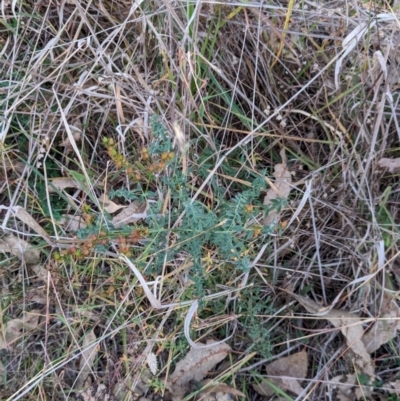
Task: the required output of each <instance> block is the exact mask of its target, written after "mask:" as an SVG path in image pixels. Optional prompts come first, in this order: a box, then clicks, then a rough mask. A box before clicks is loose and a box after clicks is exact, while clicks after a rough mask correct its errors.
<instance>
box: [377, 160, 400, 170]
mask: <svg viewBox="0 0 400 401" xmlns="http://www.w3.org/2000/svg"><path fill="white" fill-rule="evenodd" d="M378 166H379V167H382V168H387V169H388V170H389V171H390V172H391V173H398V172H400V157H398V158H397V159H387V158H382V159H381V160H379V161H378Z"/></svg>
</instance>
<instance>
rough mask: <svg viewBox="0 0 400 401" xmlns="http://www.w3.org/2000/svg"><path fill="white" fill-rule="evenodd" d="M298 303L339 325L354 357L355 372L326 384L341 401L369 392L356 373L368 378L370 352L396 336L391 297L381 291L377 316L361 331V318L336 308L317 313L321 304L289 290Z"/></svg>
mask: <svg viewBox="0 0 400 401" xmlns="http://www.w3.org/2000/svg"><path fill="white" fill-rule="evenodd" d="M292 296H293V297H295V298H296V299H297V300H298V301H299V302H300V304H301V305H302V306H303V307H304V308H305V309H306V310H307V311H308V312H310V313H312V314H319V315H320V316H321V317H322V318H323V319H326V320H328V321H329V322H330V323H331V324H332V325H333V326H334V327H336V328H339V329H340V331H341V332H342V334H343V335H344V337H345V339H346V344H347V346H348V347H349V349H351V350H352V352H353V354H354V358H352V360H351V361H350V364H353V366H354V367H355V369H356V372H355V373H356V374H344V375H339V376H336V377H334V378H332V379H330V384H331V385H334V387H335V388H336V389H337V391H338V394H337V397H338V399H339V400H341V401H348V400H353V399H359V398H362V397H368V396H370V395H371V393H372V388H371V387H370V386H365V385H364V386H363V385H361V384H360V383H359V379H358V375H359V374H366V375H367V376H368V377H369V380H370V382H371V381H372V380H373V378H374V377H375V366H374V364H373V361H372V359H371V355H370V354H371V353H373V352H375V351H377V350H378V349H379V348H380V347H381V346H382V345H384V344H386V343H388V342H389V341H391V340H392V339H393V338H395V337H396V335H397V332H398V331H400V319H399V318H400V308H399V307H398V306H397V304H396V302H395V301H394V299H393V297H391V296H389V295H388V294H387V293H385V292H384V293H383V296H382V301H383V302H382V307H381V313H380V316H379V318H377V319H376V320H375V321H374V319H368V320H369V321H374V323H373V324H372V327H371V328H370V329H369V330H368V331H365V330H364V328H363V326H362V324H363V323H366V320H365V319H362V318H361V317H359V316H357V315H356V314H355V313H350V312H346V311H340V310H337V309H328V310H327V309H326V308H323V309H324V310H325V312H322V313H320V312H319V311H321V306H320V305H318V304H317V303H316V302H314V301H312V300H310V299H308V298H304V297H302V296H299V295H296V294H293V293H292Z"/></svg>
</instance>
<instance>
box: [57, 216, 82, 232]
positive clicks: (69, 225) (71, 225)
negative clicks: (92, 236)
mask: <svg viewBox="0 0 400 401" xmlns="http://www.w3.org/2000/svg"><path fill="white" fill-rule="evenodd" d="M59 224H60V225H61V226H63V227H64V228H65V229H66V230H68V231H78V230H80V229H83V228H86V227H87V223H86V221H85V220H84V219H83V217H82V216H77V215H73V214H64V215H63V217H62V218H61V219H60V220H59Z"/></svg>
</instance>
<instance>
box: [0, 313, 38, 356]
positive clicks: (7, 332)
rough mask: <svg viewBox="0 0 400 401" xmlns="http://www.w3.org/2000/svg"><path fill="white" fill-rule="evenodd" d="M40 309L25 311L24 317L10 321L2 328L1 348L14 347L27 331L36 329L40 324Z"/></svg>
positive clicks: (0, 333) (0, 335)
mask: <svg viewBox="0 0 400 401" xmlns="http://www.w3.org/2000/svg"><path fill="white" fill-rule="evenodd" d="M39 318H40V310H39V309H34V310H32V311H30V312H24V314H23V315H22V317H20V318H18V319H12V320H10V321H8V322H7V323H6V324H5V325H4V327H1V328H0V350H1V349H4V348H5V349H7V350H10V349H12V347H13V345H14V343H15V341H17V340H18V339H19V338H20V337H21V336H23V334H24V333H25V332H27V331H30V330H33V329H35V328H36V327H37V326H38V325H39Z"/></svg>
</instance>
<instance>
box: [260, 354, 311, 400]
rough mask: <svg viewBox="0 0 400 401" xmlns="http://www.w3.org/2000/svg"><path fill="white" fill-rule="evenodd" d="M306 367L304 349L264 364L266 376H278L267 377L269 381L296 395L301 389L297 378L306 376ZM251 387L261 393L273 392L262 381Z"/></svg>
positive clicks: (306, 359)
mask: <svg viewBox="0 0 400 401" xmlns="http://www.w3.org/2000/svg"><path fill="white" fill-rule="evenodd" d="M307 369H308V355H307V351H305V350H303V351H301V352H297V353H296V354H292V355H289V356H286V357H283V358H279V359H277V360H276V361H274V362H272V363H270V364H268V365H267V366H266V371H267V375H268V376H280V377H279V378H277V377H271V378H269V377H268V380H269V381H271V382H272V383H273V384H274V385H275V386H276V387H278V388H280V389H281V390H283V391H291V392H292V393H294V394H296V395H299V394H301V392H302V391H303V387H302V386H301V385H300V383H299V380H300V381H301V380H303V379H305V378H306V376H307ZM253 388H254V390H256V391H257V393H259V394H261V395H267V396H272V395H273V394H275V391H274V389H273V388H272V387H270V386H269V385H268V383H267V382H264V381H263V382H261V383H260V384H255V385H253Z"/></svg>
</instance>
